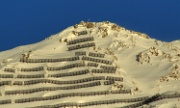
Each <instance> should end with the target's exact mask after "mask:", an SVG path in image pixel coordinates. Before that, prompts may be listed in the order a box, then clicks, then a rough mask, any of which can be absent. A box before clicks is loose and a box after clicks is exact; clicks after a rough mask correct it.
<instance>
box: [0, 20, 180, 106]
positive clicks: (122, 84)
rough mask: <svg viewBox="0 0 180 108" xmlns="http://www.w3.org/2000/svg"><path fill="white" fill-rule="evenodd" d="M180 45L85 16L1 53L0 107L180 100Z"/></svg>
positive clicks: (169, 103)
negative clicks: (31, 42) (65, 27)
mask: <svg viewBox="0 0 180 108" xmlns="http://www.w3.org/2000/svg"><path fill="white" fill-rule="evenodd" d="M179 46H180V41H175V42H171V43H166V42H161V41H158V40H155V39H151V38H150V37H149V36H147V35H146V34H142V33H138V32H134V31H130V30H126V29H125V28H123V27H120V26H118V25H116V24H114V23H110V22H99V23H91V22H87V23H86V22H81V23H80V24H76V25H74V26H72V27H69V28H67V29H66V30H64V31H62V32H60V33H58V34H56V35H53V36H50V37H49V38H47V39H45V40H43V41H41V42H38V43H35V44H32V45H26V46H20V47H17V48H14V49H11V50H9V51H4V52H1V53H0V60H1V61H0V62H1V65H0V94H1V95H0V108H12V107H14V108H117V107H119V108H120V107H122V108H136V107H144V106H147V107H148V108H149V107H155V108H156V107H157V108H158V107H162V108H170V107H172V108H173V107H174V106H180V104H179V101H180V99H179V98H180V92H179V90H180V88H179V86H178V85H179V83H180V82H179V76H180V74H179V70H180V62H179V60H180V47H179Z"/></svg>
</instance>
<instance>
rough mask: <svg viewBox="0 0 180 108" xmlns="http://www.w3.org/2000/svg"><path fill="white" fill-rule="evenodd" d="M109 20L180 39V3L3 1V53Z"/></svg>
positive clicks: (0, 45)
mask: <svg viewBox="0 0 180 108" xmlns="http://www.w3.org/2000/svg"><path fill="white" fill-rule="evenodd" d="M82 20H83V21H88V20H90V21H92V22H99V21H107V20H108V21H110V22H114V23H117V24H118V25H120V26H123V27H125V28H127V29H130V30H134V31H139V32H143V33H146V34H148V35H149V36H150V37H152V38H156V39H158V40H162V41H168V42H169V41H173V40H177V39H180V0H0V51H4V50H8V49H11V48H14V47H16V46H20V45H26V44H31V43H35V42H38V41H41V40H43V39H45V38H46V37H48V36H50V35H52V34H56V33H58V32H59V31H61V30H63V29H65V28H67V27H69V26H72V25H74V24H77V23H79V22H80V21H82Z"/></svg>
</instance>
